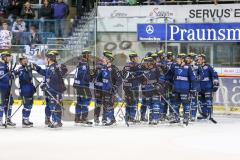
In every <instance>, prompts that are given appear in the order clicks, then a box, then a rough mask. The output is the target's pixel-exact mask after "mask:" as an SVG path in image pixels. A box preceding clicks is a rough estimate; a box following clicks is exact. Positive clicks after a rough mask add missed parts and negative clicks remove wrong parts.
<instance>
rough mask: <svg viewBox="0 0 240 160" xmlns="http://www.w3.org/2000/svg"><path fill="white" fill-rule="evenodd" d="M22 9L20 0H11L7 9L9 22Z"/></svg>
mask: <svg viewBox="0 0 240 160" xmlns="http://www.w3.org/2000/svg"><path fill="white" fill-rule="evenodd" d="M21 10H22V3H21V1H20V0H12V3H11V4H10V6H9V8H8V11H9V19H10V20H11V22H13V20H15V19H16V18H17V17H18V16H19V15H20V14H21Z"/></svg>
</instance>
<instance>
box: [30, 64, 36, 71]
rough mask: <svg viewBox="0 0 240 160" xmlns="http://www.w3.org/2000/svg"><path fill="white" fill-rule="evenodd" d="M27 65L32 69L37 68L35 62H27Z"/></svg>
mask: <svg viewBox="0 0 240 160" xmlns="http://www.w3.org/2000/svg"><path fill="white" fill-rule="evenodd" d="M29 67H30V68H31V69H32V70H37V65H36V64H35V63H30V64H29Z"/></svg>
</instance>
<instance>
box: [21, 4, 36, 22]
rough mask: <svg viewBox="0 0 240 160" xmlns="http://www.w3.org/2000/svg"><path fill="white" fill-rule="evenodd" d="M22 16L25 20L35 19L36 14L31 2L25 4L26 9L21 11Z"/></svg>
mask: <svg viewBox="0 0 240 160" xmlns="http://www.w3.org/2000/svg"><path fill="white" fill-rule="evenodd" d="M21 16H22V18H24V19H34V18H35V14H34V11H33V9H32V7H31V3H30V2H26V3H25V4H24V7H23V9H22V11H21Z"/></svg>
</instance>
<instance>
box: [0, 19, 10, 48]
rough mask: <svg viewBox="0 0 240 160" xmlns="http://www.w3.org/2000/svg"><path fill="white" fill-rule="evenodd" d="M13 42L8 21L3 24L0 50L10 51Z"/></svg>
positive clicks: (0, 35)
mask: <svg viewBox="0 0 240 160" xmlns="http://www.w3.org/2000/svg"><path fill="white" fill-rule="evenodd" d="M11 41H12V32H11V31H9V28H8V23H7V21H3V22H2V29H1V30H0V50H5V49H10V48H11V45H12V43H11Z"/></svg>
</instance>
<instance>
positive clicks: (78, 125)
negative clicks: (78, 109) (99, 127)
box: [75, 123, 93, 127]
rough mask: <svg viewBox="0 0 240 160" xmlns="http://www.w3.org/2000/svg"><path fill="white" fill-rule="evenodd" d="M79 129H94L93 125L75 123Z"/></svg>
mask: <svg viewBox="0 0 240 160" xmlns="http://www.w3.org/2000/svg"><path fill="white" fill-rule="evenodd" d="M75 126H77V127H93V124H85V123H75Z"/></svg>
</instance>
